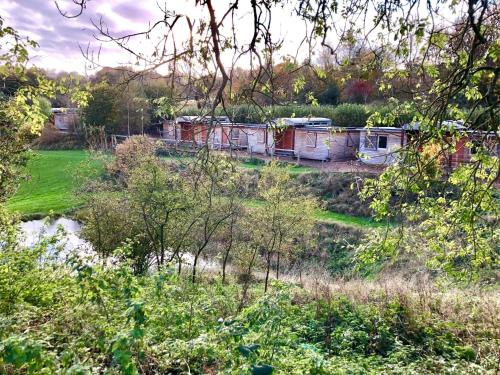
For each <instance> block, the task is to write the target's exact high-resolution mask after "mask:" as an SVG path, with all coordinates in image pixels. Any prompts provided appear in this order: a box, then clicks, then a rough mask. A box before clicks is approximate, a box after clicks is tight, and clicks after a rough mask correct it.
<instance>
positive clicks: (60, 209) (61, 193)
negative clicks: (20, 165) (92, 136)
mask: <svg viewBox="0 0 500 375" xmlns="http://www.w3.org/2000/svg"><path fill="white" fill-rule="evenodd" d="M88 155H89V154H88V153H87V152H85V151H81V150H71V151H37V152H36V153H34V155H33V158H32V160H30V161H29V163H28V167H27V175H28V178H27V180H25V181H23V182H22V183H21V186H20V187H19V190H18V191H17V193H16V195H15V196H14V197H12V198H11V199H10V200H9V202H8V204H7V207H8V209H9V210H10V211H12V212H18V213H20V214H22V215H25V216H28V217H29V216H35V215H38V214H40V215H47V214H48V213H49V212H51V211H52V212H53V213H54V214H64V213H66V212H68V211H71V210H73V209H75V208H76V207H78V205H79V201H78V199H77V198H76V197H75V196H74V194H73V190H74V188H75V184H76V182H75V179H74V174H75V172H76V171H78V169H79V168H80V167H81V164H82V162H84V161H87V160H89V156H88Z"/></svg>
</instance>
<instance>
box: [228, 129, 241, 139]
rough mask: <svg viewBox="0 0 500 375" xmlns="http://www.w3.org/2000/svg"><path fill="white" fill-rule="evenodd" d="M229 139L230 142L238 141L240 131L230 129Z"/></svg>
mask: <svg viewBox="0 0 500 375" xmlns="http://www.w3.org/2000/svg"><path fill="white" fill-rule="evenodd" d="M230 137H231V140H232V141H238V140H239V139H240V129H239V128H231V131H230Z"/></svg>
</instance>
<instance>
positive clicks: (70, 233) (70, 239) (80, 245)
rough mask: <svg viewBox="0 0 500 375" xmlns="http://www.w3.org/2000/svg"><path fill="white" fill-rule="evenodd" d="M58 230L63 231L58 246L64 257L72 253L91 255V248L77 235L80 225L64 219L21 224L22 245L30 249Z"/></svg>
mask: <svg viewBox="0 0 500 375" xmlns="http://www.w3.org/2000/svg"><path fill="white" fill-rule="evenodd" d="M59 228H62V229H63V230H64V235H63V236H62V238H61V239H60V241H59V242H58V245H62V246H63V249H64V253H66V255H67V254H69V253H72V252H74V251H77V252H78V253H79V254H81V255H92V254H91V253H92V246H91V245H90V244H89V243H88V242H87V241H85V240H83V239H81V238H80V237H79V235H78V234H79V233H80V229H81V225H80V223H78V222H77V221H75V220H71V219H67V218H64V217H62V218H59V219H56V220H51V221H47V220H30V221H26V222H23V223H21V233H22V237H23V238H22V241H23V245H25V246H28V247H31V246H33V245H35V244H36V243H38V242H40V240H42V239H44V238H47V237H50V236H53V235H55V234H57V231H58V229H59ZM49 250H50V249H49Z"/></svg>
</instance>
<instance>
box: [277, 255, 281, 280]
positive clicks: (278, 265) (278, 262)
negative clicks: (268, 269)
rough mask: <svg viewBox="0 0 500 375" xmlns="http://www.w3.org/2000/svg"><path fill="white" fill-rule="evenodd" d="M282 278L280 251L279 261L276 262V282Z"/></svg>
mask: <svg viewBox="0 0 500 375" xmlns="http://www.w3.org/2000/svg"><path fill="white" fill-rule="evenodd" d="M279 278H280V252H279V251H278V259H277V260H276V280H279Z"/></svg>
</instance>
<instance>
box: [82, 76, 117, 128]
mask: <svg viewBox="0 0 500 375" xmlns="http://www.w3.org/2000/svg"><path fill="white" fill-rule="evenodd" d="M89 94H90V99H89V103H88V106H87V107H86V108H85V109H84V111H83V119H84V122H85V125H86V126H89V127H104V129H105V131H106V132H107V133H108V134H116V133H117V130H118V129H119V127H120V126H121V125H122V124H121V123H120V107H119V102H118V100H119V98H120V96H121V93H120V92H119V91H118V89H117V88H116V87H114V86H110V85H109V84H107V83H99V84H97V85H94V86H92V87H91V89H90V91H89Z"/></svg>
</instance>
